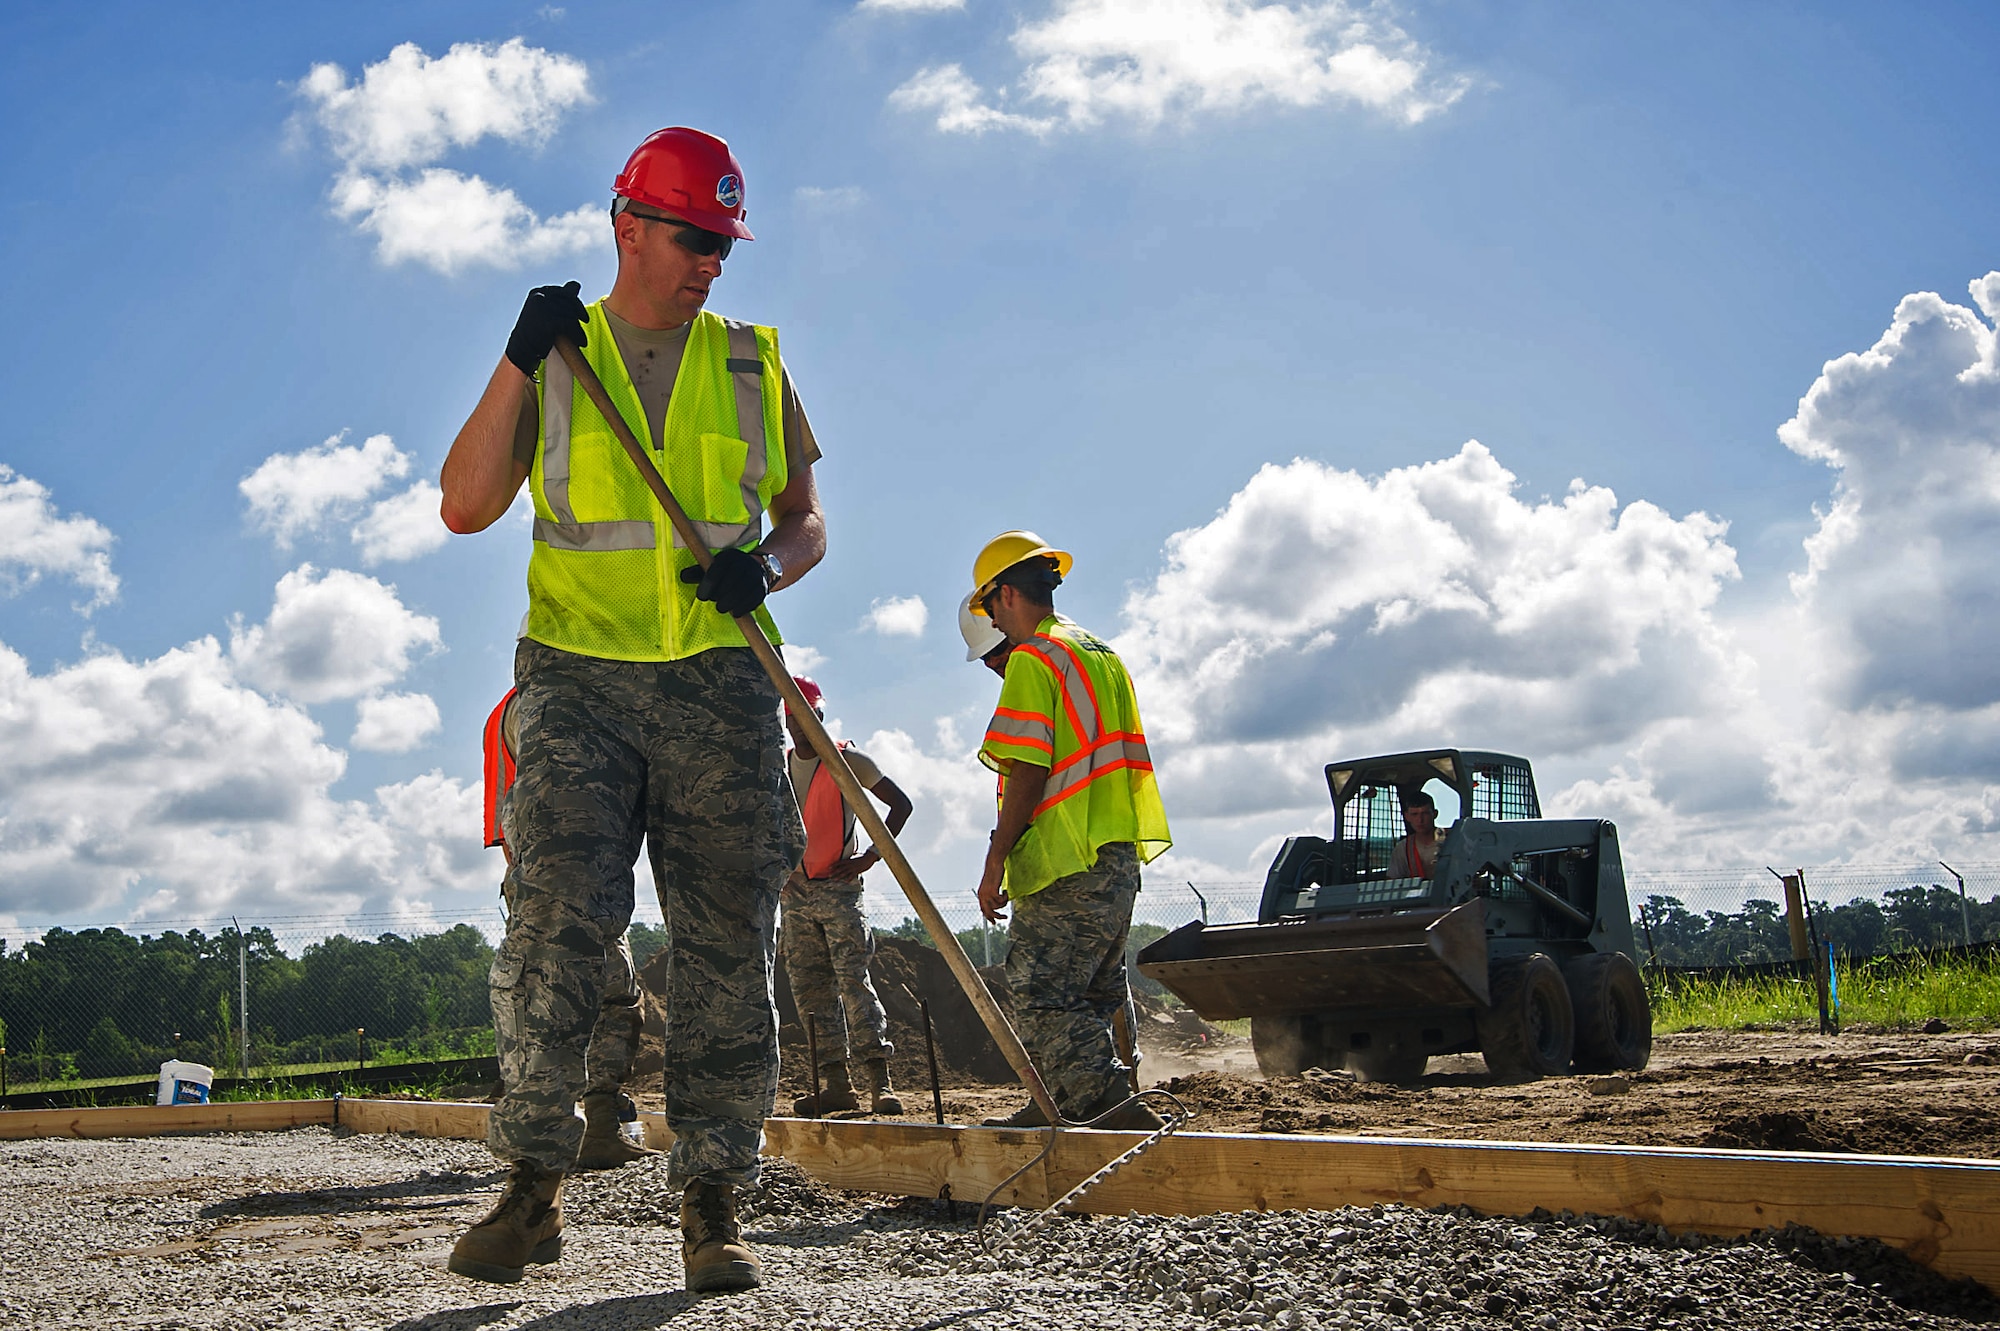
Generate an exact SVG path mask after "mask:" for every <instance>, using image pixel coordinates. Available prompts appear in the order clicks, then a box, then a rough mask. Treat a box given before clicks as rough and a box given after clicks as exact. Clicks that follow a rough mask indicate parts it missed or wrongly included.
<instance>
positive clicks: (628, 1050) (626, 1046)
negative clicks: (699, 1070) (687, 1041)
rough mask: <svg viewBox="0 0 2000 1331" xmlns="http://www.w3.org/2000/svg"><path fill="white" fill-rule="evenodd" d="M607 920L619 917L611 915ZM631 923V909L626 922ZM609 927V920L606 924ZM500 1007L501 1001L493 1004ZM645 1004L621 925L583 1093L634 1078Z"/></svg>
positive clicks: (618, 1086) (503, 810)
mask: <svg viewBox="0 0 2000 1331" xmlns="http://www.w3.org/2000/svg"><path fill="white" fill-rule="evenodd" d="M512 794H513V791H512V788H511V787H510V788H509V790H508V793H507V795H503V796H501V797H500V825H501V833H502V835H503V836H508V837H509V839H510V842H511V833H510V832H509V830H508V829H510V828H511V827H512V826H513V823H512V820H511V816H510V815H509V813H508V811H507V810H508V799H509V796H511V795H512ZM653 881H654V883H656V884H657V883H658V882H659V881H660V878H659V868H658V866H657V865H655V867H654V870H653ZM513 882H514V875H513V873H512V872H509V873H508V874H507V876H506V878H505V879H503V880H502V882H501V885H500V896H501V899H502V900H504V901H505V902H506V903H507V913H508V914H509V915H510V916H511V915H512V914H513V913H514V896H513V893H512V892H511V891H510V890H509V889H510V888H511V886H512V885H513ZM609 923H616V921H615V920H614V921H611V922H609ZM631 923H632V919H631V916H630V915H629V914H628V915H627V916H626V919H625V925H626V927H628V928H629V927H630V925H631ZM606 927H607V929H608V928H609V924H607V926H606ZM494 1011H495V1012H498V1011H499V1008H498V1006H497V1005H496V1006H495V1008H494ZM645 1020H646V1016H645V1010H644V1009H643V1008H642V1007H641V1006H640V1004H639V973H638V969H637V967H635V966H634V965H633V964H632V945H631V943H630V942H628V941H627V940H626V937H625V929H623V928H621V929H619V930H618V941H617V942H616V943H614V944H612V946H610V947H609V948H607V949H605V953H604V962H603V966H602V968H601V973H600V975H599V977H598V999H597V1021H596V1023H595V1024H594V1025H592V1027H591V1030H590V1046H589V1048H588V1050H587V1051H586V1053H585V1055H584V1062H583V1066H584V1073H585V1076H586V1078H587V1080H586V1082H585V1084H584V1094H586V1095H591V1094H604V1095H616V1094H618V1093H619V1092H620V1091H622V1090H624V1089H625V1083H626V1081H627V1080H629V1079H630V1078H631V1075H632V1064H633V1063H634V1062H636V1061H637V1060H638V1057H639V1033H640V1031H641V1030H643V1029H644V1028H645Z"/></svg>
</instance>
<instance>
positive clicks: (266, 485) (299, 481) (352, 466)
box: [236, 431, 410, 549]
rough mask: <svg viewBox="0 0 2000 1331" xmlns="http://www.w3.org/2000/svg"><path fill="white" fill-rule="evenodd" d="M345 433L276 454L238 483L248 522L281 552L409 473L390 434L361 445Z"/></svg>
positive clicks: (404, 455)
mask: <svg viewBox="0 0 2000 1331" xmlns="http://www.w3.org/2000/svg"><path fill="white" fill-rule="evenodd" d="M346 438H347V435H346V432H345V431H343V432H341V433H340V434H337V435H333V436H332V437H330V438H328V439H327V440H326V441H325V442H324V443H322V444H319V445H318V446H317V447H314V448H307V449H303V450H301V451H300V452H297V453H273V454H272V455H271V456H270V457H267V458H265V459H264V460H263V461H262V462H260V463H258V464H257V469H256V470H255V471H253V472H251V473H250V474H249V475H248V476H245V477H244V478H243V479H242V480H240V481H238V482H237V483H236V488H237V490H238V492H240V493H241V494H242V496H243V498H244V499H245V500H247V501H248V502H249V505H250V520H251V521H252V522H253V523H254V524H256V525H257V526H258V527H259V528H261V529H263V530H264V531H266V532H269V533H270V534H271V536H272V538H273V539H275V540H276V541H277V543H278V546H279V548H280V549H290V548H291V545H292V542H293V541H295V540H297V539H298V538H299V537H300V536H303V535H306V534H307V533H310V532H313V531H315V530H317V529H319V528H320V527H321V526H322V525H323V524H325V523H326V522H328V521H329V520H337V519H340V518H344V517H346V516H349V515H351V514H353V513H354V512H355V511H357V509H358V508H359V506H360V505H361V503H362V502H363V501H364V500H366V499H367V498H368V497H369V496H370V495H372V494H374V493H375V492H376V491H377V490H380V489H381V488H382V487H383V486H384V485H386V484H388V483H389V482H391V481H397V480H401V479H402V478H403V477H405V476H407V475H409V474H410V455H409V454H408V453H405V452H403V451H402V450H401V449H399V448H397V447H396V441H395V440H393V439H391V438H390V437H389V436H388V435H386V434H372V435H369V436H368V438H367V439H365V440H363V441H362V443H361V444H360V445H359V446H356V445H353V444H348V443H345V442H343V441H344V440H345V439H346Z"/></svg>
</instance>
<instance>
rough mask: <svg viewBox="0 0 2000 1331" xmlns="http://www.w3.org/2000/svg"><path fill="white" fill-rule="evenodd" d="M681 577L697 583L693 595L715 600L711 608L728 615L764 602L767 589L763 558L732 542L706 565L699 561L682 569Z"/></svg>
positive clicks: (698, 598)
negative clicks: (732, 544)
mask: <svg viewBox="0 0 2000 1331" xmlns="http://www.w3.org/2000/svg"><path fill="white" fill-rule="evenodd" d="M681 581H682V582H692V583H696V584H699V585H697V586H696V587H695V589H694V595H695V599H696V600H697V601H713V602H715V608H716V609H717V610H720V611H721V612H722V613H723V614H725V615H728V616H729V617H730V618H732V619H734V618H735V617H736V616H737V615H747V614H749V613H750V612H751V611H752V610H755V609H756V608H757V607H758V606H760V605H762V604H764V595H765V593H767V592H769V591H770V590H771V583H770V579H769V578H768V577H766V576H765V567H764V561H763V560H761V559H759V558H757V556H755V555H753V554H751V553H750V552H749V551H748V550H738V549H737V548H736V547H734V546H725V547H724V548H722V549H720V550H717V551H716V552H715V558H714V559H712V560H711V561H709V565H708V567H707V568H706V569H703V568H702V567H701V566H700V565H699V564H697V565H695V566H694V567H692V568H684V569H682V570H681Z"/></svg>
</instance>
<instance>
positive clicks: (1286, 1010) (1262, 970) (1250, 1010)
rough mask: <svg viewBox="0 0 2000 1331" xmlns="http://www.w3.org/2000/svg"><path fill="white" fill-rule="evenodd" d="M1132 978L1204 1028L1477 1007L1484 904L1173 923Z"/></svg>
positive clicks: (1481, 997) (1482, 988) (1482, 978)
mask: <svg viewBox="0 0 2000 1331" xmlns="http://www.w3.org/2000/svg"><path fill="white" fill-rule="evenodd" d="M1139 971H1140V973H1141V974H1144V975H1150V976H1151V977H1152V978H1154V979H1155V980H1158V981H1159V982H1160V983H1161V984H1164V985H1165V986H1166V987H1167V988H1169V989H1171V990H1173V991H1174V993H1176V994H1178V995H1179V996H1180V998H1181V1001H1182V1002H1184V1003H1186V1004H1187V1005H1188V1006H1189V1007H1190V1008H1192V1009H1194V1011H1195V1012H1196V1013H1198V1014H1199V1015H1201V1016H1202V1017H1205V1018H1207V1019H1208V1020H1210V1021H1228V1020H1231V1019H1233V1018H1238V1017H1268V1016H1287V1015H1291V1014H1295V1013H1305V1012H1326V1011H1328V1010H1330V1009H1336V1008H1431V1007H1474V1006H1476V1007H1482V1008H1483V1007H1485V1006H1486V1005H1487V1001H1488V1000H1487V991H1486V903H1485V902H1484V901H1483V900H1480V899H1478V898H1475V899H1473V900H1471V901H1468V902H1466V903H1465V904H1464V905H1461V906H1451V907H1440V908H1435V909H1428V910H1412V911H1401V912H1395V913H1384V914H1379V915H1349V916H1335V917H1332V918H1323V919H1317V920H1281V921H1277V922H1274V923H1271V924H1223V925H1205V924H1189V925H1183V926H1182V927H1181V928H1179V929H1176V930H1174V931H1173V932H1172V933H1170V934H1168V935H1167V936H1166V937H1165V938H1162V939H1159V940H1158V941H1156V942H1154V943H1152V944H1151V945H1149V946H1148V947H1146V948H1145V949H1144V950H1143V951H1141V952H1140V953H1139Z"/></svg>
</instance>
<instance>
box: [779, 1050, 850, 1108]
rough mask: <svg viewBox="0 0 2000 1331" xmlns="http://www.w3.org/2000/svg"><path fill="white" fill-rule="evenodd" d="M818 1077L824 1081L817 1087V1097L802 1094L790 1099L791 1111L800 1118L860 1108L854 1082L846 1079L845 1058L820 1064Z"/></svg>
mask: <svg viewBox="0 0 2000 1331" xmlns="http://www.w3.org/2000/svg"><path fill="white" fill-rule="evenodd" d="M819 1073H820V1078H821V1081H822V1082H823V1083H824V1084H823V1085H822V1086H821V1087H820V1089H819V1099H817V1100H815V1099H813V1097H811V1096H810V1095H802V1096H800V1097H799V1098H798V1099H796V1100H794V1101H792V1112H793V1113H794V1114H796V1115H798V1116H799V1117H800V1118H825V1117H826V1116H827V1115H828V1114H842V1113H848V1112H851V1111H853V1110H856V1109H859V1108H861V1097H860V1096H858V1095H856V1094H855V1093H854V1083H853V1082H851V1081H849V1080H848V1079H847V1060H846V1059H842V1060H841V1061H840V1062H838V1063H824V1064H821V1065H820V1070H819Z"/></svg>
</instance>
